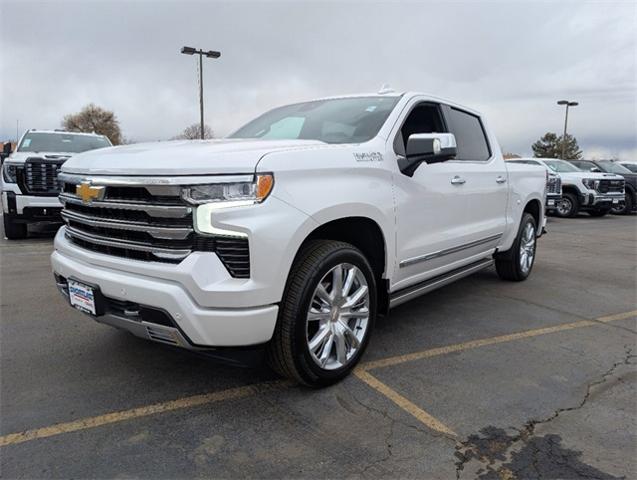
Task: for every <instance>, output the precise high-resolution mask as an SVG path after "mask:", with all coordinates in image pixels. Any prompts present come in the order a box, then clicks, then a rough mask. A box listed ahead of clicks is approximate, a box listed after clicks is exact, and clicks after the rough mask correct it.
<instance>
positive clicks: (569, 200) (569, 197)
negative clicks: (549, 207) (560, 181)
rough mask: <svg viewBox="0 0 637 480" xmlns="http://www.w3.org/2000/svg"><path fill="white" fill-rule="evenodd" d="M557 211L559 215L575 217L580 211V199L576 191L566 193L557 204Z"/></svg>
mask: <svg viewBox="0 0 637 480" xmlns="http://www.w3.org/2000/svg"><path fill="white" fill-rule="evenodd" d="M555 212H556V213H557V216H558V217H562V218H566V217H574V216H576V215H577V213H578V212H579V199H578V198H577V195H575V194H574V193H564V194H563V195H562V200H561V201H560V202H559V203H558V204H557V207H556V208H555Z"/></svg>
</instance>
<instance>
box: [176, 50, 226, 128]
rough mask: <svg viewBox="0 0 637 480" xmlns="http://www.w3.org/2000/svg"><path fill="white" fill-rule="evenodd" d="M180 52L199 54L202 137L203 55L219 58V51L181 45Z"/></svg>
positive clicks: (200, 126) (201, 124) (201, 126)
mask: <svg viewBox="0 0 637 480" xmlns="http://www.w3.org/2000/svg"><path fill="white" fill-rule="evenodd" d="M181 53H183V54H184V55H199V117H200V118H199V123H200V125H199V128H200V131H201V139H202V140H203V138H204V121H203V57H204V55H205V56H206V57H208V58H219V57H220V56H221V52H217V51H215V50H208V51H203V50H201V49H199V50H197V49H196V48H193V47H182V49H181Z"/></svg>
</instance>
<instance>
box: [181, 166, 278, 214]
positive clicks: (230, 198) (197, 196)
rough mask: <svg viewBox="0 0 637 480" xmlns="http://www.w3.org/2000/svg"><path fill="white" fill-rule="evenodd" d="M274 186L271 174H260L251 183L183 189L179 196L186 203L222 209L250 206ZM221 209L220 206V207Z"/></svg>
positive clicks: (263, 197) (268, 192) (216, 184)
mask: <svg viewBox="0 0 637 480" xmlns="http://www.w3.org/2000/svg"><path fill="white" fill-rule="evenodd" d="M273 186H274V177H273V176H272V174H269V173H267V174H260V175H257V176H256V177H255V180H254V181H252V182H234V183H213V184H210V185H193V186H190V187H184V188H183V189H182V191H181V196H182V198H183V199H184V200H186V201H187V202H188V203H191V204H193V205H201V204H204V203H218V202H220V203H222V204H223V206H224V207H234V206H239V205H251V204H254V203H260V202H262V201H263V200H265V199H266V198H267V197H268V195H269V194H270V192H271V191H272V187H273ZM220 207H221V206H220Z"/></svg>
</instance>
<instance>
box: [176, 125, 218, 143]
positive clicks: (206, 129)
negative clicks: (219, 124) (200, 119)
mask: <svg viewBox="0 0 637 480" xmlns="http://www.w3.org/2000/svg"><path fill="white" fill-rule="evenodd" d="M200 138H201V126H200V124H198V123H193V124H192V125H190V126H189V127H186V128H184V131H183V132H181V133H180V134H179V135H177V136H176V137H173V140H198V139H200ZM203 138H206V139H210V138H215V134H214V132H213V131H212V128H210V126H209V125H204V126H203Z"/></svg>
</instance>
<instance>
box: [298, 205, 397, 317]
mask: <svg viewBox="0 0 637 480" xmlns="http://www.w3.org/2000/svg"><path fill="white" fill-rule="evenodd" d="M312 240H334V241H341V242H346V243H349V244H351V245H353V246H355V247H356V248H358V249H359V250H360V251H361V252H362V253H363V255H365V257H366V258H367V260H368V261H369V263H370V265H371V267H372V270H373V272H374V276H375V277H376V285H377V292H378V296H377V298H378V312H379V313H385V312H386V311H387V310H388V308H389V295H388V284H389V282H388V281H387V280H386V277H387V276H388V270H389V256H388V242H387V240H386V236H385V234H384V233H383V230H382V228H381V226H380V225H379V224H378V222H376V221H375V220H374V219H372V218H370V217H366V216H348V217H340V218H334V219H331V220H329V221H326V222H324V223H321V224H320V225H318V226H317V227H316V228H314V230H312V231H311V232H310V233H309V234H308V235H307V236H306V237H305V239H304V240H303V241H302V242H301V244H300V245H299V248H298V249H297V252H296V254H295V257H294V262H296V261H297V258H298V255H299V252H300V251H301V250H302V249H303V247H304V245H306V244H307V242H310V241H312Z"/></svg>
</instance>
